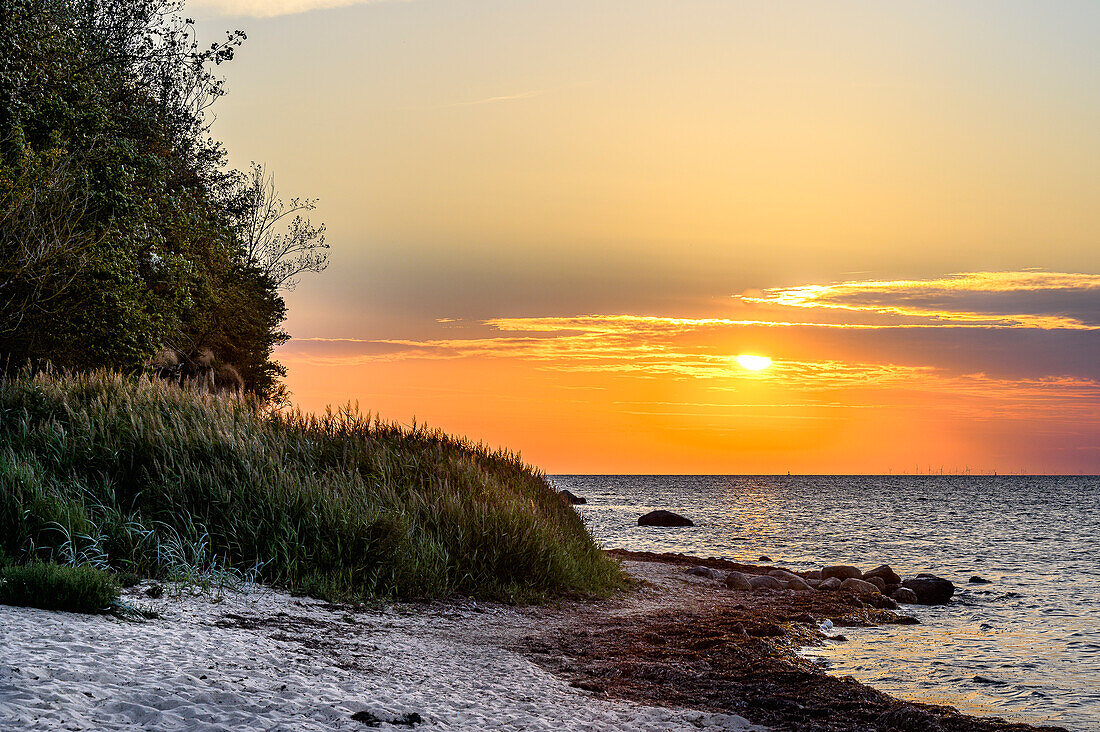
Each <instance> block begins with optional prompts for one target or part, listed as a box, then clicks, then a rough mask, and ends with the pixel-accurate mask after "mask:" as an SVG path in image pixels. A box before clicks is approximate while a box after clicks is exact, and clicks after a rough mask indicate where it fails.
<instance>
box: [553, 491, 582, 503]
mask: <svg viewBox="0 0 1100 732" xmlns="http://www.w3.org/2000/svg"><path fill="white" fill-rule="evenodd" d="M558 495H559V496H561V499H562V500H563V501H565V502H566V503H569V504H572V505H574V506H583V505H584V504H586V503H588V499H587V498H583V497H582V496H578V495H575V494H574V493H572V492H571V491H567V490H563V491H561V492H560V493H558Z"/></svg>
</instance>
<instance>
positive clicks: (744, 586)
mask: <svg viewBox="0 0 1100 732" xmlns="http://www.w3.org/2000/svg"><path fill="white" fill-rule="evenodd" d="M726 587H728V588H730V589H731V590H745V591H749V590H752V583H751V582H749V578H748V577H747V576H745V575H743V574H741V573H740V572H730V573H729V574H727V575H726Z"/></svg>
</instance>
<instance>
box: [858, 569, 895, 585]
mask: <svg viewBox="0 0 1100 732" xmlns="http://www.w3.org/2000/svg"><path fill="white" fill-rule="evenodd" d="M871 577H881V578H882V581H883V582H884V583H886V584H888V585H900V584H901V577H899V576H898V573H897V572H895V571H894V570H892V569H890V565H889V564H880V565H879V566H877V567H875V568H874V569H872V570H871V571H870V572H864V573H863V579H865V580H870V578H871Z"/></svg>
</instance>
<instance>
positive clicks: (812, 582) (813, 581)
mask: <svg viewBox="0 0 1100 732" xmlns="http://www.w3.org/2000/svg"><path fill="white" fill-rule="evenodd" d="M821 582H822V580H819V579H813V578H812V577H811V578H810V579H808V580H806V584H808V585H809V586H810V587H813V588H814V589H815V590H819V589H821Z"/></svg>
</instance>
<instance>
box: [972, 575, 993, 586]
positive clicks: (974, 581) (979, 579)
mask: <svg viewBox="0 0 1100 732" xmlns="http://www.w3.org/2000/svg"><path fill="white" fill-rule="evenodd" d="M992 583H993V580H987V579H986V578H985V577H979V576H978V575H974V576H973V577H971V578H970V584H972V585H989V584H992Z"/></svg>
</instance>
